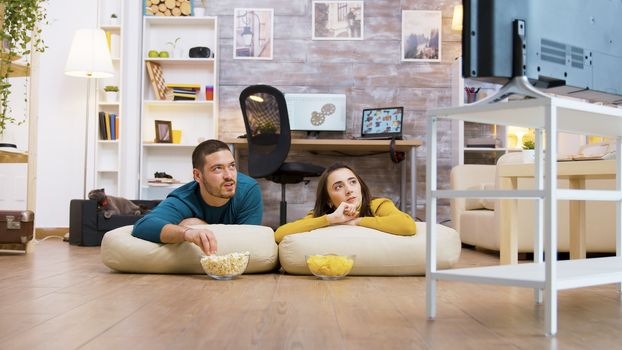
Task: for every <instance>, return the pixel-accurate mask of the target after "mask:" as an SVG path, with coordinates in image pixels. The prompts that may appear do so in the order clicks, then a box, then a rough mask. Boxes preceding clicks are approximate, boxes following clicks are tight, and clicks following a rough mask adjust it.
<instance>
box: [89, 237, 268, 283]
mask: <svg viewBox="0 0 622 350" xmlns="http://www.w3.org/2000/svg"><path fill="white" fill-rule="evenodd" d="M203 226H205V227H208V228H209V229H210V230H212V232H214V235H215V236H216V240H217V241H218V254H227V253H232V252H243V251H249V252H250V260H249V262H248V267H247V268H246V272H245V273H255V272H269V271H272V270H274V269H275V268H276V266H277V263H278V259H277V258H278V248H277V245H276V243H275V242H274V231H272V229H271V228H269V227H266V226H256V225H197V226H193V227H203ZM132 228H133V226H124V227H120V228H118V229H115V230H112V231H109V232H107V233H106V234H105V235H104V239H103V240H102V246H101V257H102V262H103V263H104V265H106V266H108V267H109V268H111V269H113V270H117V271H120V272H133V273H193V274H203V273H205V272H204V271H203V268H202V267H201V263H200V258H201V256H202V255H203V252H202V251H201V249H199V247H198V246H197V245H195V244H193V243H188V242H184V243H178V244H158V243H153V242H149V241H145V240H143V239H140V238H136V237H134V236H132Z"/></svg>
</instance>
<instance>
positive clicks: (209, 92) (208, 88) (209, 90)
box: [205, 85, 214, 101]
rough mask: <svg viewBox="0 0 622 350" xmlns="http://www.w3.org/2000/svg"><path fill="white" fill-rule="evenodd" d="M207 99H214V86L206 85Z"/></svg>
mask: <svg viewBox="0 0 622 350" xmlns="http://www.w3.org/2000/svg"><path fill="white" fill-rule="evenodd" d="M205 101H214V86H212V85H205Z"/></svg>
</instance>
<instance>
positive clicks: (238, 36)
mask: <svg viewBox="0 0 622 350" xmlns="http://www.w3.org/2000/svg"><path fill="white" fill-rule="evenodd" d="M233 13H234V16H233V18H234V22H233V58H234V59H258V60H271V59H272V44H273V42H274V39H273V38H274V33H273V28H274V20H273V18H274V10H273V9H251V8H236V9H234V12H233Z"/></svg>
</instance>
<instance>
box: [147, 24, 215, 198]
mask: <svg viewBox="0 0 622 350" xmlns="http://www.w3.org/2000/svg"><path fill="white" fill-rule="evenodd" d="M217 31H218V23H217V19H216V17H155V16H145V17H143V39H142V54H143V59H142V72H143V74H142V75H143V79H142V80H143V83H142V87H143V88H142V89H143V91H142V101H141V147H140V148H141V155H140V158H141V160H140V198H141V199H163V198H164V197H166V195H167V194H168V193H169V192H171V191H172V190H174V189H175V188H177V187H179V186H180V185H181V184H184V183H186V182H189V181H191V180H192V161H191V158H192V151H193V150H194V147H195V146H196V145H198V144H199V143H200V142H202V141H204V140H208V139H211V138H217V137H218V57H219V52H218V32H217ZM176 41H177V44H176V47H175V50H173V48H172V45H170V44H168V43H174V42H176ZM197 46H204V47H208V48H209V49H210V51H211V52H212V53H213V57H207V58H189V57H188V51H189V49H190V48H192V47H197ZM151 50H155V51H158V52H161V51H169V52H170V53H169V57H168V58H160V57H149V56H148V53H149V51H151ZM147 62H154V63H158V64H159V65H160V66H161V67H162V72H163V78H164V81H165V83H166V84H196V85H200V87H201V88H200V91H199V93H198V95H197V99H196V100H195V101H172V100H160V99H158V97H157V94H156V93H155V91H154V88H153V86H152V82H151V80H150V77H149V74H148V72H147V66H146V64H147ZM206 86H212V87H213V97H212V99H211V100H208V99H207V96H206V93H205V90H206ZM156 120H163V121H170V122H171V124H172V129H173V130H180V131H181V141H180V142H179V143H178V144H172V143H156V142H155V135H156V133H155V121H156ZM155 172H165V173H167V174H169V175H171V176H173V177H174V179H176V180H178V181H179V182H180V184H174V185H169V186H153V185H150V184H149V183H148V180H149V179H152V178H154V173H155Z"/></svg>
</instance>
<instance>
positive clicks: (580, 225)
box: [569, 177, 586, 259]
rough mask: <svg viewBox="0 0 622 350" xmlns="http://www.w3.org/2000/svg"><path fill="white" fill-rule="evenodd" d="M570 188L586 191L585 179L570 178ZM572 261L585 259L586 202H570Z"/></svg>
mask: <svg viewBox="0 0 622 350" xmlns="http://www.w3.org/2000/svg"><path fill="white" fill-rule="evenodd" d="M570 188H571V189H573V190H583V189H585V178H573V177H571V178H570ZM569 207H570V227H569V229H570V242H569V244H570V259H585V230H586V228H585V225H586V223H585V201H570V204H569Z"/></svg>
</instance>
